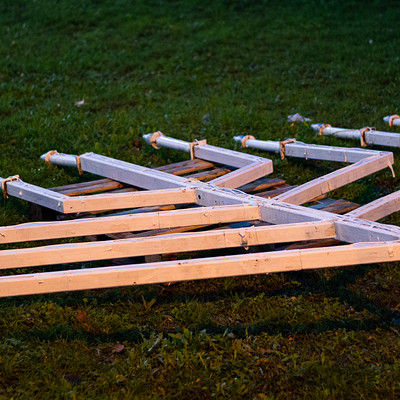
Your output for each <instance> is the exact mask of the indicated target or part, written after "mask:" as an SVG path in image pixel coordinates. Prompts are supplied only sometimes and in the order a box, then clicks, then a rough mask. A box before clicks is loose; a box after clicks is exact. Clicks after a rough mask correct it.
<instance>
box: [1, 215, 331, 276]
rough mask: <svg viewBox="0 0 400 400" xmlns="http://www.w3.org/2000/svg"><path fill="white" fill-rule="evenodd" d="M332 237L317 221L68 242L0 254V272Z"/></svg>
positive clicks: (325, 223)
mask: <svg viewBox="0 0 400 400" xmlns="http://www.w3.org/2000/svg"><path fill="white" fill-rule="evenodd" d="M334 237H335V228H334V224H333V223H332V222H317V223H305V224H292V225H274V226H253V227H248V228H236V229H222V230H215V231H205V232H192V233H177V234H170V235H164V236H157V237H145V238H135V239H121V240H108V241H101V242H84V243H68V244H60V245H53V246H42V247H33V248H26V249H13V250H3V251H0V269H8V268H22V267H31V266H40V265H53V264H62V263H73V262H84V261H96V260H108V259H112V258H123V257H136V256H145V255H151V254H166V253H176V252H185V251H201V250H211V249H224V248H232V247H248V246H257V245H261V244H270V243H288V242H297V241H302V240H311V239H328V238H334Z"/></svg>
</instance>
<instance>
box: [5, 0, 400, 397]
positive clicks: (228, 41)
mask: <svg viewBox="0 0 400 400" xmlns="http://www.w3.org/2000/svg"><path fill="white" fill-rule="evenodd" d="M399 17H400V11H399V8H398V6H397V4H396V2H394V1H392V2H391V1H387V2H380V1H374V2H368V4H366V3H365V2H361V1H356V0H349V1H347V2H340V1H333V0H332V1H329V0H327V1H323V0H320V1H317V0H308V1H295V0H293V1H281V2H279V1H264V2H261V1H259V2H251V1H246V0H241V1H236V2H233V1H228V0H226V1H222V0H221V1H204V0H203V1H146V2H144V1H137V2H129V1H127V0H118V1H95V0H85V1H75V0H71V1H68V2H66V1H64V2H63V1H54V0H36V1H34V0H33V1H32V0H31V1H22V0H19V1H15V0H14V1H9V0H5V1H3V2H1V3H0V32H1V40H0V129H1V130H0V133H1V135H0V151H1V157H0V176H2V177H6V176H9V175H13V174H19V175H20V176H21V178H22V179H23V180H26V181H28V182H31V183H36V184H40V185H41V186H44V187H51V186H56V185H57V186H59V185H62V184H67V183H74V182H78V181H79V180H81V179H84V178H82V177H80V176H79V175H78V174H77V172H76V171H72V170H68V169H62V168H48V167H47V166H45V165H43V163H42V162H41V161H40V160H39V156H40V155H41V154H42V153H44V152H46V151H48V150H51V149H57V150H58V151H60V152H66V153H75V154H81V153H84V152H87V151H95V152H98V153H101V154H105V155H110V156H112V157H116V158H120V159H124V160H128V161H132V162H135V163H138V164H143V165H151V166H158V165H162V164H164V163H169V162H175V161H181V160H183V159H184V155H182V154H181V153H178V152H173V151H170V150H160V151H156V150H154V149H152V148H150V147H148V146H146V145H145V144H144V143H143V142H142V140H141V135H142V134H143V133H147V132H151V131H155V130H161V131H163V132H164V133H166V134H169V135H171V136H174V137H178V138H183V139H186V140H193V139H195V138H197V139H202V138H207V140H208V142H209V143H211V144H215V145H221V146H224V147H228V148H237V147H235V145H234V143H233V141H232V136H233V135H237V134H252V135H254V136H256V137H258V138H261V139H284V138H287V137H296V138H297V139H298V140H302V141H304V142H309V143H321V144H332V145H340V146H358V143H356V142H346V141H339V140H338V139H335V138H332V137H317V136H315V135H314V134H313V132H312V130H311V129H310V128H309V127H308V126H306V125H305V124H295V125H294V126H291V125H290V124H289V123H288V122H287V121H286V118H287V115H289V114H293V113H295V112H299V113H300V114H302V115H305V116H308V117H310V118H312V119H313V121H315V122H326V123H330V124H332V125H333V126H339V127H354V128H360V127H362V126H366V125H369V126H376V127H377V129H380V130H390V129H389V128H387V127H386V126H385V125H384V124H383V121H382V117H383V116H385V115H389V114H393V113H399V108H400V105H399V96H400V72H399V67H398V65H399V53H398V49H399V48H400V37H399V35H398V34H397V32H398V21H399V20H400V18H399ZM83 98H84V100H85V103H86V104H85V105H83V106H81V107H77V106H76V105H75V102H77V101H79V100H82V99H83ZM393 130H395V129H393ZM394 153H395V158H396V164H395V171H396V173H397V176H399V174H400V169H399V168H398V167H397V159H398V157H399V151H398V150H394ZM260 154H261V153H260ZM274 169H275V176H280V175H282V176H284V177H285V179H287V181H288V182H289V183H293V184H294V183H299V182H305V181H307V180H309V179H310V178H313V177H316V176H318V175H321V174H322V173H326V172H328V171H330V170H331V169H332V165H331V164H329V163H321V162H309V161H307V162H306V161H302V160H297V161H296V160H285V161H280V160H279V159H278V158H277V157H275V158H274ZM397 189H399V184H398V178H396V179H392V178H391V175H390V173H389V172H388V171H383V172H381V173H379V174H377V175H376V176H374V177H371V178H367V179H363V180H361V181H358V182H356V183H354V184H352V185H349V186H348V187H346V188H344V189H341V190H340V191H337V193H336V195H337V196H340V197H345V198H347V199H349V200H353V201H357V202H361V203H364V202H367V201H370V200H373V199H375V198H377V197H379V196H382V195H385V194H387V193H390V192H392V191H394V190H397ZM27 218H28V217H27V206H26V204H24V203H22V202H19V201H17V200H15V199H8V200H7V201H6V200H1V204H0V223H1V225H9V224H15V223H19V222H23V221H26V220H27ZM387 221H388V222H390V223H393V224H399V222H400V221H399V219H398V217H397V216H392V217H390V218H388V219H387ZM399 283H400V273H399V266H398V265H397V264H382V265H374V266H363V267H352V268H345V269H340V270H326V271H309V272H301V273H300V272H299V273H289V274H276V275H271V276H257V277H244V278H229V279H218V280H211V281H199V282H187V283H183V284H181V285H178V286H174V287H171V288H162V287H159V286H146V287H133V288H122V289H112V290H101V291H88V292H78V293H69V294H68V293H64V294H54V295H45V296H32V297H24V298H15V299H2V300H0V333H1V335H0V398H4V399H6V398H14V399H17V398H18V399H20V398H21V399H22V398H29V399H34V398H37V399H43V398H49V399H50V398H51V399H53V398H65V399H68V398H81V399H90V398H115V399H117V398H121V399H122V398H138V399H142V398H186V399H192V398H193V399H196V398H199V399H200V398H202V399H207V398H238V399H239V398H240V399H242V398H248V399H253V398H254V399H284V398H288V399H293V398H299V399H303V398H315V399H326V398H329V399H340V398H355V399H359V398H368V399H369V398H378V399H382V398H393V399H394V398H399V397H400V384H399V380H400V379H399V378H400V362H399V357H398V354H399V350H400V314H399V307H400V306H399V304H400V295H399ZM0 290H1V288H0ZM120 345H123V346H124V347H123V348H122V346H120Z"/></svg>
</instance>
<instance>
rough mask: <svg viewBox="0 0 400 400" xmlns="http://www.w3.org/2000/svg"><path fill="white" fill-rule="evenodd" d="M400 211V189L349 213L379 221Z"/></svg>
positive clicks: (356, 216)
mask: <svg viewBox="0 0 400 400" xmlns="http://www.w3.org/2000/svg"><path fill="white" fill-rule="evenodd" d="M397 211H400V191H397V192H394V193H391V194H389V195H387V196H385V197H381V198H380V199H377V200H375V201H373V202H371V203H369V204H366V205H365V206H362V207H360V208H358V209H357V210H354V211H351V212H349V213H348V214H347V215H348V216H350V217H353V218H364V219H367V220H369V221H378V220H379V219H381V218H383V217H386V216H388V215H390V214H393V213H395V212H397Z"/></svg>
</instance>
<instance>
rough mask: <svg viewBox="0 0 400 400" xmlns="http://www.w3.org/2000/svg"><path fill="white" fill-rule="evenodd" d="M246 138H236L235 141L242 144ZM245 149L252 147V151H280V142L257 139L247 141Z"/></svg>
mask: <svg viewBox="0 0 400 400" xmlns="http://www.w3.org/2000/svg"><path fill="white" fill-rule="evenodd" d="M244 137H245V136H234V137H233V140H235V141H236V142H239V143H242V141H243V138H244ZM245 147H251V148H252V149H259V150H265V151H276V152H279V151H280V142H277V141H273V140H257V139H247V140H246V142H245Z"/></svg>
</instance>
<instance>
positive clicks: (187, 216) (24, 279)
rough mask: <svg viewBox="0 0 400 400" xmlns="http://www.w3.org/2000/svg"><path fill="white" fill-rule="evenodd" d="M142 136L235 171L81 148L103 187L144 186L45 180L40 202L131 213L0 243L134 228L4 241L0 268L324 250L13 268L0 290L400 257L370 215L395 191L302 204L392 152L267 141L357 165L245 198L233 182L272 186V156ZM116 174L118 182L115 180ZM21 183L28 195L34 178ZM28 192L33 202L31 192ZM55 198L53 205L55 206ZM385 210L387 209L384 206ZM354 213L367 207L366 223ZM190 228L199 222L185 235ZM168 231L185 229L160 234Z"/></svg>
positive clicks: (392, 205) (11, 292) (41, 228)
mask: <svg viewBox="0 0 400 400" xmlns="http://www.w3.org/2000/svg"><path fill="white" fill-rule="evenodd" d="M148 140H149V141H150V143H151V144H152V145H153V146H154V147H162V146H163V145H164V144H165V145H166V147H172V148H176V149H178V150H183V151H186V152H188V153H190V154H191V156H192V157H193V160H192V161H191V163H188V164H187V165H186V166H184V168H186V167H187V168H189V169H191V168H197V167H195V165H196V163H197V161H195V160H197V157H201V158H202V161H201V162H199V165H200V164H202V163H203V164H202V165H203V167H205V168H203V167H201V168H203V170H205V169H210V170H211V171H208V172H207V173H208V174H209V176H212V175H213V174H214V176H215V174H216V175H218V174H219V172H218V173H215V168H216V166H215V165H214V163H216V162H217V163H220V164H223V165H224V164H227V165H228V167H229V168H230V169H231V168H232V169H234V170H233V171H232V172H228V171H224V172H228V173H226V174H224V175H222V173H221V176H219V177H215V179H213V180H211V181H210V182H208V183H205V182H200V181H199V180H196V179H194V178H190V177H180V176H176V175H174V174H173V173H171V172H174V173H175V174H177V173H179V170H180V169H179V167H178V168H175V167H171V168H170V169H168V168H165V169H164V170H157V171H154V170H151V169H149V168H145V167H141V166H137V165H134V164H130V163H126V162H123V161H119V160H115V159H111V158H109V157H103V156H100V155H97V154H93V153H87V154H84V155H82V156H80V157H79V167H80V168H81V170H83V171H87V172H91V173H94V174H98V175H100V176H102V177H105V178H107V179H111V180H112V181H106V182H105V183H104V185H106V186H108V185H111V186H113V185H117V184H126V185H132V186H134V187H135V188H141V189H145V190H136V189H134V188H126V189H128V190H135V191H133V192H119V193H118V191H121V190H123V191H124V190H125V189H121V188H117V189H116V191H117V193H113V194H111V193H110V194H108V193H106V194H99V195H92V196H79V197H71V196H68V195H66V194H63V193H57V192H56V191H53V192H52V191H51V190H47V189H43V192H41V193H40V195H39V196H38V197H39V198H40V199H41V201H42V202H43V199H46V201H53V202H54V201H57V207H58V208H57V210H60V211H61V212H70V213H72V212H74V213H83V212H87V211H88V210H93V209H94V210H107V209H109V210H111V209H120V208H124V207H128V203H126V204H125V202H128V201H130V202H131V203H129V204H130V206H131V207H137V209H136V211H135V213H132V214H122V215H111V216H104V217H98V218H84V219H75V220H70V221H59V222H55V221H54V222H40V223H29V224H22V225H17V226H9V227H1V228H0V243H8V244H10V243H17V242H21V241H36V240H46V239H61V238H68V237H69V238H71V237H79V236H87V235H101V234H105V233H107V234H117V233H119V234H122V233H124V232H136V234H135V235H136V236H135V237H129V235H132V233H131V234H126V235H127V238H126V239H118V240H107V241H99V242H84V243H68V244H57V245H51V246H41V247H40V246H39V247H38V246H36V247H32V248H24V249H15V250H12V249H7V250H2V251H0V265H1V268H2V269H3V270H4V271H6V270H7V269H11V268H21V267H24V268H25V267H36V266H41V265H53V264H70V263H76V262H85V261H89V260H92V261H94V260H108V259H124V260H126V258H127V257H137V256H145V257H148V256H158V255H159V254H168V253H169V254H171V253H176V252H180V253H182V252H187V251H200V250H212V249H223V248H231V249H234V248H244V249H247V248H248V247H249V246H259V245H264V244H268V245H271V244H279V243H292V242H303V243H304V242H305V246H309V245H310V241H312V242H311V243H313V245H314V246H323V247H320V248H315V249H306V248H303V249H293V250H284V251H279V250H278V251H269V252H263V251H261V252H258V253H247V254H242V255H233V256H224V257H221V256H220V257H208V258H199V259H196V258H195V259H190V260H176V261H168V262H156V263H148V264H133V265H125V266H118V267H99V268H89V269H73V270H65V271H59V272H42V273H35V272H34V273H32V274H19V275H18V271H16V272H17V275H14V276H2V277H0V297H4V296H17V295H25V294H35V293H50V292H57V291H69V290H83V289H94V288H106V287H115V286H124V285H136V284H147V283H161V282H170V281H182V280H188V279H190V280H191V279H207V278H216V277H225V276H240V275H247V274H258V273H272V272H285V271H294V270H302V269H313V268H326V267H338V266H346V265H357V264H365V263H374V262H375V263H377V262H391V261H400V228H399V227H397V226H393V225H387V224H382V223H377V222H374V221H373V220H372V219H378V218H379V217H380V216H381V215H382V214H385V215H387V214H388V213H391V212H392V211H396V210H397V209H398V203H397V200H394V198H395V197H396V196H392V197H393V198H392V199H387V200H382V202H383V203H380V204H378V205H376V204H377V203H376V204H374V203H371V204H370V205H369V208H368V205H367V206H365V208H363V207H361V211H358V214H357V213H356V211H354V212H349V213H348V214H346V215H337V214H333V213H332V212H327V211H324V210H322V209H317V208H318V207H316V208H309V207H303V206H301V205H300V204H303V202H305V201H308V200H307V199H310V198H312V197H316V195H319V196H322V195H323V193H324V192H329V191H330V190H332V189H333V188H336V187H339V186H340V185H343V184H345V183H348V182H352V181H354V180H355V179H359V178H360V177H363V176H366V175H368V174H370V173H373V172H375V171H378V170H380V169H383V168H386V167H391V165H392V163H393V155H392V154H391V153H388V152H377V151H373V150H365V149H340V148H331V147H329V146H325V147H324V146H322V148H321V146H309V145H306V144H304V143H301V144H299V143H297V142H292V141H285V142H269V143H268V144H267V145H268V146H269V147H272V151H276V150H277V149H278V150H277V151H279V152H281V155H282V157H289V156H291V155H293V156H296V157H303V158H318V159H323V160H335V161H342V162H349V163H350V164H352V165H350V166H348V167H346V168H344V169H341V170H337V171H335V172H334V173H331V174H328V175H326V176H325V177H321V178H319V179H317V180H314V181H311V182H308V183H307V184H304V185H300V186H298V187H294V188H289V190H288V191H286V192H285V193H282V192H281V194H280V195H279V196H277V197H275V198H264V197H262V196H260V194H261V195H262V193H258V195H252V194H248V193H244V192H243V191H241V190H237V189H236V187H240V188H246V187H247V188H254V190H257V188H258V190H263V189H262V187H263V186H262V185H267V187H271V186H268V185H271V183H273V182H271V181H269V180H268V179H266V178H265V175H266V174H268V173H269V171H270V167H271V166H272V162H271V161H270V160H267V159H263V158H261V157H255V156H250V155H248V154H243V153H238V152H234V151H232V150H225V149H222V150H221V149H220V148H217V147H214V146H209V145H207V144H205V143H203V142H198V143H197V142H195V143H188V142H185V141H182V140H176V139H173V138H168V137H166V136H164V135H162V134H161V133H160V132H158V133H157V135H155V136H154V135H151V136H150V137H148ZM252 140H253V141H256V140H255V139H254V138H253V139H251V138H247V142H246V143H247V144H249V143H251V141H252ZM256 142H262V141H256ZM174 146H175V147H174ZM53 157H55V158H54V160H56V161H57V162H58V161H59V162H60V163H61V164H63V165H70V166H73V165H74V163H75V165H76V166H77V165H78V164H77V158H76V157H75V156H73V155H59V154H52V155H50V156H49V157H47V158H48V159H47V161H50V162H53ZM204 163H206V164H204ZM207 163H210V164H207ZM218 168H219V167H218ZM221 168H225V167H221ZM235 168H236V169H235ZM168 171H169V172H168ZM191 171H192V172H194V171H198V170H196V169H192V170H191ZM213 171H214V172H213ZM254 171H255V172H254ZM197 173H198V172H197ZM207 173H206V174H205V175H207ZM202 176H204V175H202ZM257 179H258V180H260V179H261V183H260V181H259V182H258V183H253V184H251V182H253V181H255V180H257ZM113 181H115V182H117V183H116V184H114V183H113ZM276 183H277V184H278V183H279V184H280V185H281V190H285V189H287V187H285V184H284V182H276ZM15 185H16V186H18V185H24V183H23V182H21V181H19V180H10V181H8V182H7V183H6V191H7V193H8V194H10V195H13V194H12V193H15ZM26 185H27V186H28V188H29V189H31V191H32V193H34V189H35V187H34V186H33V185H29V184H26ZM101 186H102V184H99V185H97V184H96V183H93V184H89V185H87V186H86V187H87V188H88V190H97V187H101ZM39 189H41V188H39ZM70 189H71V190H74V189H73V188H70ZM81 189H83V188H81ZM24 190H25V189H24ZM83 190H84V189H83ZM48 192H52V193H53V194H51V193H48ZM52 196H55V197H52ZM20 198H23V197H21V196H20ZM54 199H57V200H54ZM35 201H36V202H38V201H37V199H35ZM39 204H40V203H39ZM132 204H133V205H132ZM171 204H180V205H187V204H191V205H194V206H195V208H187V209H174V210H169V211H158V212H150V213H148V212H145V211H146V210H149V209H151V207H154V206H162V205H168V207H169V206H170V205H171ZM52 206H53V207H56V206H55V205H54V203H53V204H52ZM141 207H145V208H141ZM149 207H150V208H149ZM381 208H385V209H386V210H385V211H384V212H383V211H381ZM378 209H379V210H378ZM357 216H364V217H365V216H369V218H370V219H371V220H368V219H365V218H359V217H357ZM252 221H255V222H254V226H249V225H251V224H252V223H253V222H252ZM234 222H240V223H242V222H243V226H241V227H235V226H233V227H229V228H227V227H223V228H222V229H211V230H207V229H209V228H213V227H214V228H215V224H221V223H222V224H230V223H234ZM193 227H198V228H201V230H200V231H195V232H185V231H186V230H189V229H193ZM171 228H172V229H178V230H181V232H180V233H178V231H177V233H171V232H169V233H168V232H166V231H165V229H171ZM151 231H153V232H154V233H160V234H162V235H161V236H160V235H159V236H151V233H149V232H151ZM315 240H316V242H315ZM338 241H339V242H342V243H346V244H343V245H338V246H334V247H327V246H328V245H331V244H337V243H338ZM348 243H350V245H349V244H348ZM8 247H9V245H8ZM125 262H126V261H125Z"/></svg>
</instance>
